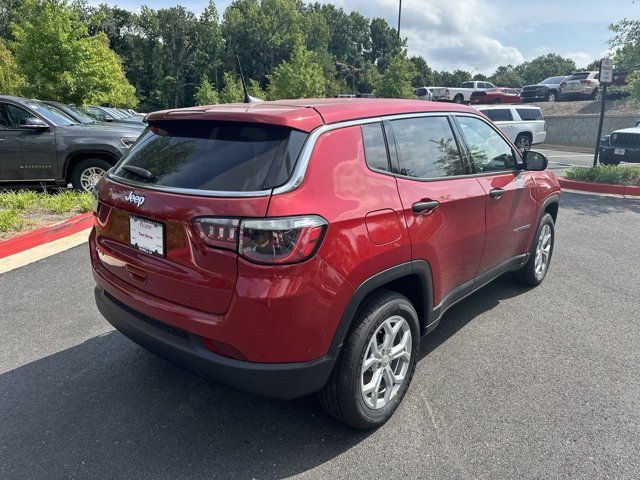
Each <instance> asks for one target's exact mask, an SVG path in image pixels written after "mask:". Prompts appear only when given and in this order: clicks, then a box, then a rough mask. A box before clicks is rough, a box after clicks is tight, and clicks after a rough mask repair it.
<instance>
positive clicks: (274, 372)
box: [95, 288, 335, 400]
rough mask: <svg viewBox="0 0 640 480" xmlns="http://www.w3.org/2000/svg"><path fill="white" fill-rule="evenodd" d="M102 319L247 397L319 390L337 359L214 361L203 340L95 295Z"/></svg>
mask: <svg viewBox="0 0 640 480" xmlns="http://www.w3.org/2000/svg"><path fill="white" fill-rule="evenodd" d="M95 299H96V305H97V306H98V310H100V313H102V315H103V316H104V317H105V318H106V319H107V320H108V321H109V323H111V325H113V326H114V327H115V328H116V329H118V330H119V331H120V332H121V333H123V334H124V335H126V336H127V337H129V338H130V339H131V340H133V341H134V342H136V343H137V344H139V345H141V346H142V347H144V348H146V349H147V350H149V351H151V352H153V353H155V354H156V355H158V356H160V357H162V358H165V359H167V360H169V361H170V362H172V363H175V364H177V365H179V366H181V367H184V368H185V369H187V370H190V371H193V372H195V373H197V374H199V375H202V376H204V377H206V378H209V379H211V380H213V381H215V382H218V383H221V384H223V385H227V386H229V387H232V388H236V389H239V390H244V391H247V392H250V393H255V394H258V395H263V396H266V397H271V398H277V399H281V400H290V399H294V398H298V397H302V396H304V395H308V394H310V393H314V392H316V391H318V390H320V389H321V388H322V386H323V385H324V384H325V383H326V381H327V379H328V378H329V375H330V373H331V370H332V368H333V365H334V363H335V358H333V357H332V356H330V355H326V356H324V357H321V358H318V359H316V360H312V361H310V362H299V363H254V362H245V361H241V360H234V359H231V358H228V357H224V356H221V355H217V354H215V353H213V352H212V351H210V350H209V349H207V347H206V346H205V345H204V343H203V340H202V338H201V337H199V336H197V335H193V334H191V333H189V332H187V331H185V330H181V329H178V328H175V327H172V326H170V325H168V324H165V323H162V322H160V321H158V320H156V319H153V318H151V317H148V316H146V315H144V314H142V313H140V312H137V311H135V310H133V309H132V308H130V307H127V306H125V305H124V304H122V303H121V302H119V301H118V300H117V299H115V298H114V297H113V296H111V295H110V294H108V293H106V292H105V291H104V290H102V289H100V288H96V289H95Z"/></svg>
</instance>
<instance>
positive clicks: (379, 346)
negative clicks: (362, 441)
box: [320, 290, 420, 430]
mask: <svg viewBox="0 0 640 480" xmlns="http://www.w3.org/2000/svg"><path fill="white" fill-rule="evenodd" d="M353 325H354V326H353V328H352V330H351V332H350V333H349V334H348V336H347V338H346V340H345V342H344V345H343V347H342V352H341V353H340V357H339V358H338V360H337V362H336V365H335V367H334V369H333V372H332V373H331V376H330V377H329V380H328V381H327V384H326V385H325V386H324V388H323V389H322V391H321V392H320V402H321V403H322V406H323V407H324V408H325V410H327V412H328V413H329V414H331V415H332V416H333V417H335V418H336V419H338V420H340V421H342V422H344V423H346V424H348V425H350V426H352V427H354V428H358V429H362V430H366V429H371V428H376V427H379V426H380V425H382V424H384V423H385V422H386V421H387V420H389V418H391V416H392V415H393V412H394V411H395V410H396V408H397V407H398V405H399V404H400V402H401V401H402V398H403V397H404V394H405V393H406V391H407V389H408V387H409V384H410V383H411V378H412V376H413V372H414V370H415V366H416V362H417V357H418V350H419V347H420V327H419V322H418V315H417V314H416V311H415V308H414V307H413V305H412V304H411V302H410V301H409V300H408V299H407V298H406V297H405V296H403V295H400V294H399V293H396V292H392V291H388V290H379V291H377V292H375V293H374V294H372V295H371V296H370V297H369V298H368V299H367V300H366V301H365V303H364V304H363V305H362V306H361V307H360V308H359V309H358V312H357V313H356V317H355V318H354V324H353Z"/></svg>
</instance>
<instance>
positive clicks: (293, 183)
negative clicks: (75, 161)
mask: <svg viewBox="0 0 640 480" xmlns="http://www.w3.org/2000/svg"><path fill="white" fill-rule="evenodd" d="M452 113H461V112H451V111H447V110H443V111H438V112H415V113H399V114H393V115H384V116H377V117H368V118H358V119H355V120H347V121H344V122H336V123H328V124H324V125H320V126H319V127H317V128H315V129H314V130H312V131H311V132H310V133H309V136H308V137H307V139H306V140H305V142H304V145H303V146H302V149H301V150H300V154H299V155H298V161H297V162H296V165H295V167H294V168H293V172H292V173H291V176H290V177H289V180H287V181H286V182H285V183H284V184H282V185H280V186H279V187H275V188H273V189H267V190H259V191H252V192H231V191H214V190H194V189H189V188H177V187H164V186H157V185H148V184H145V183H142V182H136V181H135V180H129V179H124V178H121V177H117V176H115V175H114V174H113V171H112V170H113V168H112V169H110V170H109V171H108V172H107V174H106V175H107V177H108V178H109V179H111V180H113V181H115V182H117V183H120V184H123V185H128V186H130V187H136V188H143V189H146V190H154V191H160V192H166V193H178V194H182V195H192V196H199V197H228V198H253V197H262V196H266V195H278V194H283V193H288V192H291V191H293V190H295V189H296V188H298V187H299V186H300V185H301V184H302V181H303V180H304V177H305V174H306V172H307V168H308V166H309V161H310V159H311V154H312V153H313V150H314V148H315V146H316V142H317V141H318V138H320V136H321V135H323V134H325V133H327V132H331V131H333V130H339V129H341V128H347V127H354V126H359V125H365V124H368V123H376V122H383V121H386V120H402V119H406V118H418V117H432V116H443V115H451V114H452ZM465 114H467V115H469V116H472V117H476V118H480V119H482V117H481V116H480V115H478V114H475V113H472V112H469V113H467V112H465ZM119 164H120V162H118V164H116V165H115V167H117V166H118V165H119ZM115 167H114V168H115ZM379 173H389V174H391V173H390V172H379ZM391 175H393V174H391ZM446 178H451V177H443V179H446Z"/></svg>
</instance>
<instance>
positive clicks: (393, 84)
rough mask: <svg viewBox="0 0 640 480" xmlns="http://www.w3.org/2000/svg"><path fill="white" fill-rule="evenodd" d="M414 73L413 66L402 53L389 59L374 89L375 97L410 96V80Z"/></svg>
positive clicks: (411, 92) (411, 95)
mask: <svg viewBox="0 0 640 480" xmlns="http://www.w3.org/2000/svg"><path fill="white" fill-rule="evenodd" d="M415 74H416V70H415V67H414V66H413V63H412V62H411V60H409V59H408V58H407V57H406V55H405V54H404V53H403V54H401V55H397V56H395V57H394V58H392V59H391V60H390V61H389V66H388V67H387V69H386V70H385V71H384V73H383V74H382V77H381V78H380V82H379V83H378V86H377V87H376V89H375V90H374V93H375V95H376V97H383V98H412V97H413V88H412V87H411V80H412V79H413V77H414V75H415Z"/></svg>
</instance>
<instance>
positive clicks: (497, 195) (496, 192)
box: [489, 188, 506, 198]
mask: <svg viewBox="0 0 640 480" xmlns="http://www.w3.org/2000/svg"><path fill="white" fill-rule="evenodd" d="M505 193H506V190H505V189H503V188H494V189H492V190H491V191H490V192H489V196H490V197H491V198H500V197H502V195H504V194H505Z"/></svg>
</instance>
